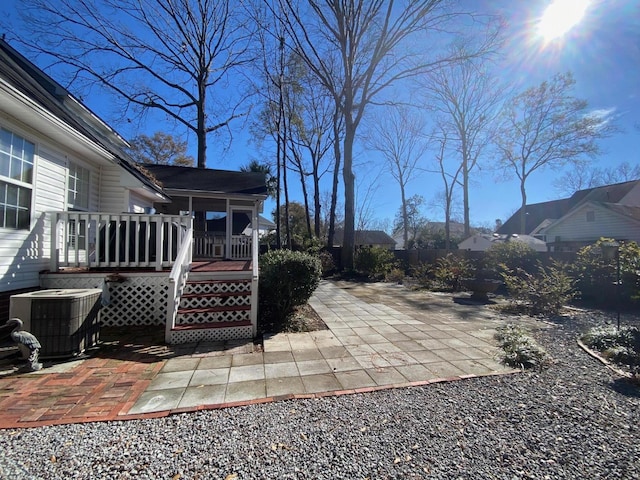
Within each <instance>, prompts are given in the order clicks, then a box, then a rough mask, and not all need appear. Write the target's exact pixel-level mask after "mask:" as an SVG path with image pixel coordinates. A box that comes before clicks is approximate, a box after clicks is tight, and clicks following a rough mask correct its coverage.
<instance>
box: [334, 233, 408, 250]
mask: <svg viewBox="0 0 640 480" xmlns="http://www.w3.org/2000/svg"><path fill="white" fill-rule="evenodd" d="M343 239H344V230H342V229H338V230H336V232H335V235H334V237H333V246H334V247H341V246H342V242H343ZM354 246H355V247H356V248H360V247H382V248H387V249H389V250H395V248H396V241H395V240H394V239H393V238H391V237H390V236H389V235H388V234H387V233H386V232H384V231H382V230H356V231H355V241H354Z"/></svg>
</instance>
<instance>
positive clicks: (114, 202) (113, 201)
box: [99, 165, 128, 213]
mask: <svg viewBox="0 0 640 480" xmlns="http://www.w3.org/2000/svg"><path fill="white" fill-rule="evenodd" d="M101 174H102V178H101V182H100V188H101V191H100V207H99V211H101V212H113V213H122V212H126V211H127V208H128V201H127V198H125V190H124V189H123V188H122V186H121V184H120V169H119V167H118V166H116V165H113V166H111V165H108V166H104V167H103V168H102V172H101Z"/></svg>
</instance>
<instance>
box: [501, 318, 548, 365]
mask: <svg viewBox="0 0 640 480" xmlns="http://www.w3.org/2000/svg"><path fill="white" fill-rule="evenodd" d="M496 339H497V340H498V342H499V343H500V347H501V348H502V350H503V356H502V361H503V362H504V363H505V364H507V365H510V366H512V367H520V368H538V369H542V368H543V367H545V366H547V365H548V364H549V363H550V361H551V358H550V357H549V355H548V354H547V352H546V351H545V349H544V348H542V347H541V346H540V345H538V344H537V343H536V341H535V340H534V339H533V338H532V337H531V336H529V332H527V330H525V329H524V328H522V327H519V326H516V325H511V324H509V325H505V326H504V327H500V328H498V329H497V332H496Z"/></svg>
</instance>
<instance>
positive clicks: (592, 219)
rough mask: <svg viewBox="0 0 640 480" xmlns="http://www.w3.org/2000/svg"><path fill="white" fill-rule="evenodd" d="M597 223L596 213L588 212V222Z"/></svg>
mask: <svg viewBox="0 0 640 480" xmlns="http://www.w3.org/2000/svg"><path fill="white" fill-rule="evenodd" d="M595 221H596V212H594V211H593V210H589V211H587V222H595Z"/></svg>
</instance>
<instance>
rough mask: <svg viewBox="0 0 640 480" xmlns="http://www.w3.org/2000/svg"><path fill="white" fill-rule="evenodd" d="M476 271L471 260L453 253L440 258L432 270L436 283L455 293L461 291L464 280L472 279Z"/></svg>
mask: <svg viewBox="0 0 640 480" xmlns="http://www.w3.org/2000/svg"><path fill="white" fill-rule="evenodd" d="M474 271H475V268H474V267H473V264H472V263H471V262H470V261H469V260H467V259H466V258H462V257H459V256H457V255H454V254H452V253H447V256H446V257H440V258H438V259H437V260H436V263H435V265H434V266H433V268H432V272H433V276H434V279H435V280H436V282H438V283H440V284H441V285H443V286H445V287H446V288H449V289H451V290H452V291H454V292H457V291H459V290H460V287H461V285H462V279H463V278H469V277H472V276H473V272H474Z"/></svg>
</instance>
